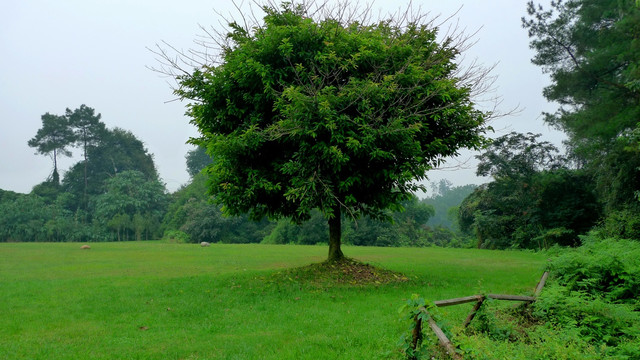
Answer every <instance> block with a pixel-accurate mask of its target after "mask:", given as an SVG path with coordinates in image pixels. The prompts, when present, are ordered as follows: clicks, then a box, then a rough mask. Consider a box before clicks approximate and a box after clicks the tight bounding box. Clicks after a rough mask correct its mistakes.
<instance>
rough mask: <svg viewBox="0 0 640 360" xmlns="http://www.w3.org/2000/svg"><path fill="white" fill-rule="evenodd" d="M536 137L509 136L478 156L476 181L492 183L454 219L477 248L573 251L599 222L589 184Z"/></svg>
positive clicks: (476, 193) (468, 200)
mask: <svg viewBox="0 0 640 360" xmlns="http://www.w3.org/2000/svg"><path fill="white" fill-rule="evenodd" d="M538 137H539V135H533V134H518V133H511V134H508V135H505V136H502V137H499V138H498V139H496V140H495V141H494V142H493V144H492V145H491V146H489V147H488V148H487V150H486V151H485V152H484V153H483V154H481V155H480V156H478V158H479V160H480V163H479V165H478V175H484V176H486V175H491V176H492V177H493V179H494V180H493V181H492V182H490V183H488V184H485V185H482V186H480V187H478V188H477V189H476V190H475V191H474V192H473V193H472V194H471V195H470V196H469V197H467V198H466V199H465V200H464V201H463V202H462V204H461V205H460V209H459V213H458V217H459V224H460V227H461V229H462V230H463V231H464V232H466V233H468V234H470V235H473V236H474V237H475V238H476V239H477V246H478V247H479V248H480V247H482V248H510V247H516V248H530V249H545V248H548V247H549V246H551V245H553V244H560V245H564V246H575V245H579V238H578V235H580V234H584V233H586V232H587V231H588V230H589V229H590V228H591V227H592V226H593V225H594V224H595V223H596V221H597V220H598V219H599V216H600V205H599V203H598V202H597V200H596V197H595V195H594V193H593V189H592V187H593V185H592V182H591V181H590V178H589V177H588V176H586V175H585V173H584V171H578V170H571V169H569V168H567V162H566V160H565V159H564V158H563V157H561V156H559V155H558V150H557V149H556V148H555V147H554V146H553V145H552V144H550V143H548V142H539V141H538V140H537V138H538Z"/></svg>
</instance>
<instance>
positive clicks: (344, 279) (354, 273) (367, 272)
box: [274, 258, 408, 287]
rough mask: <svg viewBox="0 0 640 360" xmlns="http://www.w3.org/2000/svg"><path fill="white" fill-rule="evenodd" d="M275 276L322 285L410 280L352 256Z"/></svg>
mask: <svg viewBox="0 0 640 360" xmlns="http://www.w3.org/2000/svg"><path fill="white" fill-rule="evenodd" d="M274 277H275V278H276V279H277V278H282V279H283V280H288V281H297V282H304V283H307V284H309V285H316V286H322V287H324V286H327V285H332V284H340V285H351V286H368V285H382V284H389V283H399V282H406V281H408V278H407V277H406V276H405V275H403V274H401V273H397V272H394V271H390V270H386V269H381V268H378V267H375V266H373V265H370V264H365V263H362V262H360V261H357V260H354V259H350V258H345V259H343V260H341V261H332V262H328V261H325V262H322V263H319V264H311V265H307V266H303V267H299V268H294V269H287V270H284V271H281V272H278V273H276V274H275V276H274Z"/></svg>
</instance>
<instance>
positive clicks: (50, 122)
mask: <svg viewBox="0 0 640 360" xmlns="http://www.w3.org/2000/svg"><path fill="white" fill-rule="evenodd" d="M41 119H42V127H41V128H40V129H38V132H37V133H36V136H34V137H33V138H32V139H31V140H29V142H28V144H29V146H31V147H34V148H36V150H37V151H38V153H40V154H43V155H51V157H52V158H53V173H52V176H51V180H52V181H53V183H54V184H55V185H56V186H57V185H59V184H60V175H59V173H58V155H64V156H71V151H69V150H68V149H67V147H69V146H71V144H73V142H75V136H74V132H73V129H72V128H71V124H70V123H69V119H68V118H67V117H65V116H59V115H53V114H49V113H46V114H44V115H42V117H41Z"/></svg>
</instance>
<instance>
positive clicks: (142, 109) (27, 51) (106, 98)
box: [0, 0, 564, 193]
mask: <svg viewBox="0 0 640 360" xmlns="http://www.w3.org/2000/svg"><path fill="white" fill-rule="evenodd" d="M545 2H546V1H545ZM406 3H407V1H401V0H398V1H389V0H386V1H376V2H374V6H373V7H374V9H383V10H385V11H393V10H396V9H397V8H398V7H399V6H404V4H406ZM413 5H414V7H417V6H420V7H421V8H422V10H423V11H429V12H430V13H431V14H432V15H434V16H435V15H438V14H442V17H448V16H449V15H452V14H454V13H455V12H456V11H457V10H458V9H459V8H460V7H461V6H462V8H461V9H460V11H459V12H458V13H457V15H456V16H455V17H454V21H455V20H456V19H457V20H458V21H459V24H460V27H461V28H465V29H467V30H466V31H465V32H466V33H473V32H475V31H476V30H478V29H480V30H479V32H478V33H477V35H476V37H475V39H476V40H477V44H476V45H475V46H474V47H473V48H471V49H470V50H469V51H467V53H466V58H468V59H477V60H478V61H479V62H480V63H483V64H486V65H492V64H495V63H497V66H496V68H495V70H494V73H493V74H494V75H497V76H498V80H497V82H496V95H499V96H501V97H502V105H501V106H500V109H501V110H503V111H507V110H510V109H512V108H514V107H517V106H519V107H520V108H521V109H522V111H521V112H519V113H518V114H517V115H514V116H510V117H506V118H502V119H499V120H495V121H494V122H493V123H492V124H491V125H492V126H493V127H494V128H495V129H496V130H497V132H496V134H495V135H493V136H500V135H503V134H505V133H507V132H509V131H519V132H527V131H530V132H534V133H543V134H544V136H543V139H545V140H549V141H552V142H553V143H555V144H557V145H559V144H560V142H561V140H562V139H563V138H564V136H563V135H562V134H560V133H558V132H555V131H552V130H551V129H550V128H549V127H548V126H546V125H544V124H543V123H542V118H541V116H540V113H541V112H542V111H553V109H554V108H555V106H553V105H551V104H548V103H547V102H546V101H545V100H544V98H543V97H542V95H541V94H542V88H543V87H544V86H546V85H548V78H547V77H546V76H545V75H543V74H542V72H541V70H540V68H538V67H536V66H534V65H532V64H531V62H530V59H531V57H532V56H533V52H532V51H531V50H530V49H529V47H528V44H529V41H528V37H527V34H526V30H524V29H522V27H521V25H520V18H521V17H522V16H523V15H524V14H525V12H526V0H448V1H442V0H440V1H438V0H414V1H413ZM216 10H217V11H219V12H222V13H224V14H229V13H230V12H232V13H233V14H237V12H235V10H234V7H233V6H232V4H231V2H230V1H220V0H213V1H204V0H202V1H201V0H181V1H175V0H173V1H166V0H156V1H141V0H5V1H3V3H2V5H0V146H1V149H2V151H0V189H4V190H13V191H17V192H23V193H27V192H30V191H31V188H32V187H33V186H34V185H36V184H38V183H40V182H42V181H43V180H45V179H46V178H47V176H49V174H50V173H51V171H52V161H51V159H50V158H49V157H46V156H42V155H35V154H34V153H35V149H33V148H30V147H29V146H28V145H27V141H28V140H29V139H31V138H32V137H33V136H34V135H35V134H36V132H37V131H38V129H39V128H40V126H41V119H40V117H41V115H43V114H44V113H46V112H50V113H52V114H58V115H62V114H64V111H65V109H66V108H71V109H75V108H77V107H79V106H80V105H81V104H86V105H87V106H89V107H92V108H94V109H95V110H96V112H98V113H101V114H102V121H103V122H104V123H105V124H106V125H107V126H108V127H109V128H113V127H116V126H117V127H120V128H123V129H126V130H129V131H131V132H132V133H133V134H135V135H136V137H138V138H139V139H140V140H142V141H143V142H144V143H145V145H146V147H147V148H148V150H149V152H151V153H152V154H154V158H155V161H156V166H157V168H158V170H159V172H160V176H161V177H162V180H163V181H164V182H165V183H166V185H167V188H168V189H169V190H170V191H174V190H176V189H177V188H178V187H179V186H180V185H182V184H184V183H186V182H188V180H189V176H188V174H187V172H186V166H185V159H184V156H185V154H186V152H187V151H188V150H189V149H191V148H192V147H191V146H190V145H187V144H185V142H186V141H187V140H188V138H189V137H190V136H197V132H196V130H195V128H194V127H193V126H192V125H190V124H189V119H188V118H186V117H185V116H184V115H183V114H184V110H185V103H181V102H179V101H172V102H171V100H173V99H174V96H173V95H172V93H171V89H170V86H169V84H168V83H167V81H168V79H166V78H162V77H160V76H159V75H158V74H157V73H154V72H152V71H151V70H148V69H147V66H153V65H156V62H155V55H154V54H152V53H151V52H150V51H149V50H147V48H152V47H154V46H155V44H156V43H160V42H161V41H167V42H168V43H170V44H172V45H174V46H175V47H177V48H183V49H187V48H190V47H194V45H193V40H194V39H195V38H196V37H197V35H199V34H202V32H201V30H200V29H199V26H198V25H199V24H201V25H205V26H210V25H217V24H218V23H219V21H220V20H221V19H220V17H219V16H218V15H217V14H216ZM236 18H237V17H236ZM74 154H75V155H76V157H75V158H74V159H68V158H66V159H65V158H62V159H60V168H61V170H63V171H64V170H66V169H67V168H68V167H69V166H70V165H71V164H72V163H74V162H75V161H77V160H78V159H79V155H80V150H78V149H74ZM473 155H474V154H472V153H468V152H467V153H465V154H464V155H463V156H462V160H463V161H464V160H467V159H469V158H471V157H472V156H473ZM455 164H457V162H455V161H453V162H451V165H455ZM465 167H466V168H465ZM465 167H463V168H457V169H455V170H452V169H449V170H434V171H432V172H431V173H430V174H429V178H430V181H439V180H440V179H442V178H447V179H449V180H450V181H452V182H453V184H454V185H464V184H469V183H476V184H477V183H481V182H485V181H486V179H479V178H476V177H475V175H474V174H475V166H474V163H473V161H471V162H469V163H468V164H467V165H466V166H465Z"/></svg>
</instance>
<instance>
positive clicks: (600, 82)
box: [523, 0, 640, 238]
mask: <svg viewBox="0 0 640 360" xmlns="http://www.w3.org/2000/svg"><path fill="white" fill-rule="evenodd" d="M523 25H524V27H525V28H526V29H527V30H528V31H529V36H530V37H531V43H530V44H531V48H532V49H534V50H535V51H536V56H535V57H534V58H533V63H534V64H536V65H539V66H541V67H542V69H543V70H544V71H546V72H548V73H549V74H550V76H551V84H550V85H549V86H548V87H547V88H545V90H544V95H545V97H546V98H547V99H548V100H551V101H554V102H556V103H558V104H559V105H560V107H559V108H558V110H557V111H556V112H555V113H552V114H546V117H545V121H546V122H547V123H549V124H551V125H554V126H556V127H557V128H559V129H561V130H563V131H564V132H566V133H567V135H568V136H569V141H568V145H569V149H570V151H571V155H572V157H573V158H574V159H575V160H576V162H577V163H578V164H579V165H580V166H581V167H583V168H584V169H585V171H586V172H587V173H588V175H589V176H591V177H593V180H594V183H595V186H596V190H597V195H598V198H599V200H600V201H601V202H602V203H603V204H604V205H605V211H606V213H605V215H606V216H608V217H613V218H614V219H612V221H613V222H614V223H617V222H619V221H623V222H631V223H638V222H640V218H639V215H637V214H640V204H639V203H638V201H637V198H636V197H635V196H634V195H635V194H636V193H637V191H638V190H640V157H638V156H637V144H638V142H637V135H634V134H637V132H638V130H637V129H638V127H639V124H640V123H639V122H638V119H639V118H640V86H639V85H640V45H639V44H638V36H639V34H640V8H639V7H638V6H637V3H636V2H634V1H632V0H623V1H618V0H567V1H554V2H552V3H551V8H550V9H545V8H543V7H542V6H536V5H534V3H533V2H530V3H529V5H528V17H527V18H523ZM634 149H636V150H634ZM607 222H609V220H607ZM610 225H611V224H610ZM614 228H615V227H614ZM619 228H622V229H624V228H626V226H620V227H619ZM608 235H611V236H618V235H620V234H616V233H614V232H613V231H611V232H610V233H609V234H608ZM638 235H640V233H638V232H634V231H627V233H626V234H624V235H623V236H626V237H628V236H633V237H635V238H638Z"/></svg>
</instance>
